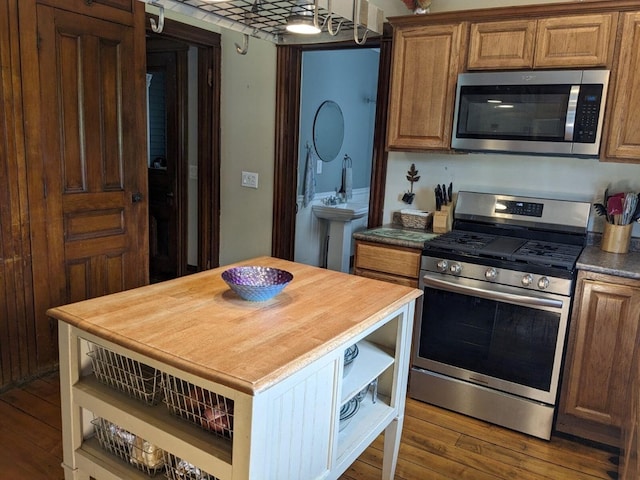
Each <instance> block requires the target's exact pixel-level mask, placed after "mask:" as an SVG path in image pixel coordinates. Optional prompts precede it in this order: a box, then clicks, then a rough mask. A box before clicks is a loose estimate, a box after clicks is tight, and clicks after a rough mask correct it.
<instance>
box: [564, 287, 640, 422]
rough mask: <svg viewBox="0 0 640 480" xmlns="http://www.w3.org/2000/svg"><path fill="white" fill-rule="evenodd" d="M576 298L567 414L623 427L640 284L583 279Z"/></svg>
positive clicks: (566, 392) (639, 310)
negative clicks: (620, 283)
mask: <svg viewBox="0 0 640 480" xmlns="http://www.w3.org/2000/svg"><path fill="white" fill-rule="evenodd" d="M576 302H577V303H576V305H574V309H575V312H574V317H573V320H572V326H571V330H572V331H571V334H570V346H569V351H568V358H567V371H566V372H565V381H564V386H563V390H564V391H563V397H564V398H563V400H564V401H563V402H562V405H561V410H562V413H563V414H568V415H572V416H574V417H576V418H579V419H584V420H587V421H590V422H594V423H596V424H600V425H604V426H614V427H620V426H621V420H620V419H621V418H623V416H624V415H625V407H627V402H626V400H625V392H627V391H628V390H627V386H628V382H629V379H630V374H631V363H632V358H633V356H634V351H635V348H636V344H637V342H638V323H639V320H638V319H639V318H640V286H638V287H636V286H631V285H618V284H615V283H608V282H603V281H596V280H590V279H584V280H581V281H580V286H579V289H578V297H577V298H576Z"/></svg>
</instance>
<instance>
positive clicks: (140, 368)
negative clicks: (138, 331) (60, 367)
mask: <svg viewBox="0 0 640 480" xmlns="http://www.w3.org/2000/svg"><path fill="white" fill-rule="evenodd" d="M87 355H89V357H90V358H91V364H92V366H93V373H94V374H95V376H96V378H97V379H98V380H99V381H100V382H102V383H104V384H105V385H108V386H110V387H112V388H115V389H116V390H120V391H121V392H124V393H126V394H127V395H129V396H130V397H133V398H136V399H138V400H141V401H143V402H145V403H147V404H149V405H156V404H158V402H159V401H160V399H161V396H162V385H161V384H162V373H161V372H160V371H159V370H157V369H155V368H153V367H150V366H149V365H145V364H144V363H140V362H138V361H137V360H133V359H131V358H129V357H125V356H123V355H119V354H117V353H114V352H112V351H110V350H107V349H106V348H104V347H99V346H97V345H94V346H93V348H92V349H91V350H90V351H89V352H88V353H87Z"/></svg>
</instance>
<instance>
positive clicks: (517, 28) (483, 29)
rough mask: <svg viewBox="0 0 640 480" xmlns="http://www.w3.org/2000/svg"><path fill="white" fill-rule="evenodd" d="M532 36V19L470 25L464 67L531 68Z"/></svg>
mask: <svg viewBox="0 0 640 480" xmlns="http://www.w3.org/2000/svg"><path fill="white" fill-rule="evenodd" d="M535 34H536V22H535V21H531V20H514V21H504V22H481V23H472V24H471V28H470V35H469V60H468V62H467V67H468V68H469V69H471V70H484V69H495V68H531V66H532V65H533V46H534V43H535Z"/></svg>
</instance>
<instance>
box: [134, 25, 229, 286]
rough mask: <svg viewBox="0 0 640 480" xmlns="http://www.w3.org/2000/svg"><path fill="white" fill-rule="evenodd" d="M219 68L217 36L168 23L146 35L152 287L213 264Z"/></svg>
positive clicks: (216, 241) (217, 193)
mask: <svg viewBox="0 0 640 480" xmlns="http://www.w3.org/2000/svg"><path fill="white" fill-rule="evenodd" d="M147 25H149V23H147ZM220 64H221V62H220V35H219V34H216V33H213V32H209V31H206V30H202V29H199V28H196V27H191V26H189V25H185V24H182V23H179V22H175V21H171V20H165V26H164V29H163V32H162V34H156V33H154V32H153V31H151V30H150V28H149V27H148V29H147V93H148V95H147V98H148V105H147V113H148V115H147V118H148V138H147V149H148V152H149V156H148V158H147V167H148V200H149V271H150V281H151V282H152V283H154V282H159V281H164V280H168V279H171V278H176V277H180V276H183V275H187V274H189V273H194V272H197V271H201V270H206V269H209V268H214V267H217V266H218V263H219V243H220V242H219V238H220V232H219V229H220V227H219V225H220V222H219V212H220V174H219V173H220V133H219V132H220Z"/></svg>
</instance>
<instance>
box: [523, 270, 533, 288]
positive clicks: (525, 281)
mask: <svg viewBox="0 0 640 480" xmlns="http://www.w3.org/2000/svg"><path fill="white" fill-rule="evenodd" d="M532 284H533V275H531V274H529V273H528V274H526V275H525V276H524V277H522V285H524V286H525V287H530V286H531V285H532Z"/></svg>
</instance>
